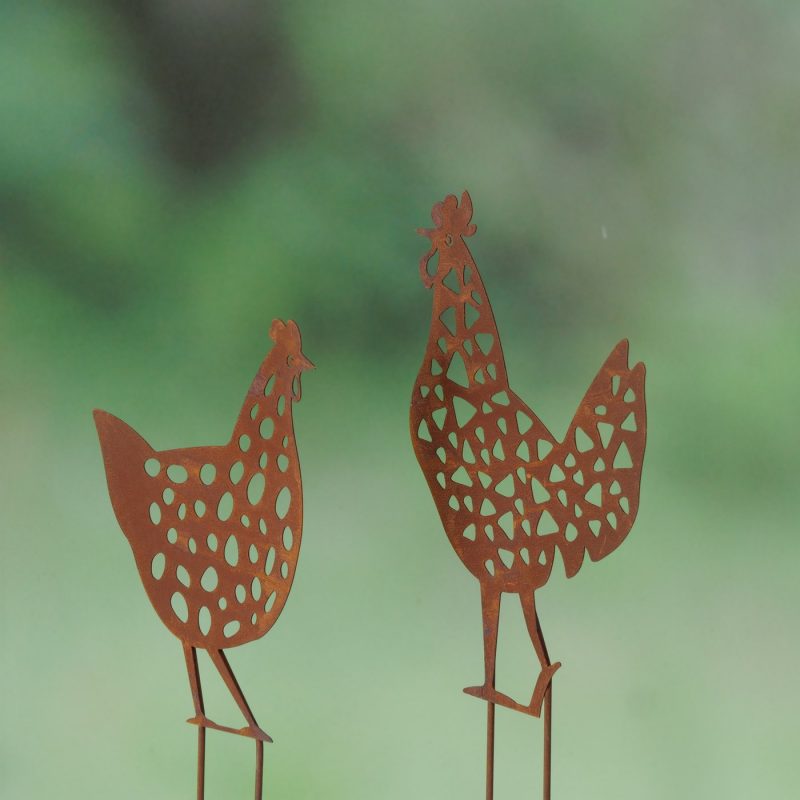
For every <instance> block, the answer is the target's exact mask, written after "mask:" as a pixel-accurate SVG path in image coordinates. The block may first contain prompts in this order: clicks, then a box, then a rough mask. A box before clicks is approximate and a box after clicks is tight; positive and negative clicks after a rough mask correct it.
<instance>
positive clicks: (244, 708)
mask: <svg viewBox="0 0 800 800" xmlns="http://www.w3.org/2000/svg"><path fill="white" fill-rule="evenodd" d="M208 654H209V656H210V657H211V660H212V661H213V662H214V666H215V667H216V668H217V670H219V674H220V675H221V676H222V680H223V681H225V685H226V686H227V687H228V691H229V692H230V693H231V695H232V696H233V699H234V700H235V701H236V705H237V706H239V710H240V711H241V712H242V715H243V716H244V718H245V720H247V725H248V728H243V729H242V730H241V731H240V733H243V734H245V735H246V736H252V737H253V738H254V739H255V740H256V793H255V800H261V794H262V785H263V776H264V742H271V741H272V739H271V738H270V736H269V735H268V734H267V733H265V732H264V731H263V730H261V728H260V727H259V725H258V723H257V722H256V718H255V717H254V716H253V712H252V711H251V710H250V706H249V705H248V704H247V700H245V697H244V694H243V693H242V689H241V687H240V686H239V682H238V681H237V680H236V676H235V675H234V674H233V670H232V669H231V665H230V664H229V663H228V659H227V658H226V656H225V653H223V652H222V650H209V651H208Z"/></svg>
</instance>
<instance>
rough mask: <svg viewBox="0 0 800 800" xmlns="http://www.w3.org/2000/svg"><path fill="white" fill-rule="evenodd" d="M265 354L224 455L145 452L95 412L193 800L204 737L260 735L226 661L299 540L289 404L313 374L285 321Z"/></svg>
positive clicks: (278, 606) (258, 619)
mask: <svg viewBox="0 0 800 800" xmlns="http://www.w3.org/2000/svg"><path fill="white" fill-rule="evenodd" d="M270 337H271V338H272V340H273V342H274V346H273V348H272V349H271V351H270V352H269V354H268V355H267V357H266V358H265V359H264V361H263V363H262V364H261V366H260V367H259V370H258V373H257V374H256V376H255V378H254V379H253V382H252V384H251V385H250V389H249V390H248V392H247V396H246V397H245V401H244V405H243V406H242V410H241V412H240V414H239V418H238V419H237V421H236V425H235V427H234V430H233V435H232V436H231V439H230V441H229V442H228V443H227V444H224V445H220V446H209V447H191V448H186V449H179V450H162V451H157V450H154V449H153V448H152V447H151V446H150V445H149V444H148V443H147V442H146V441H145V440H144V439H143V438H142V437H141V436H139V434H138V433H136V431H134V430H133V428H131V427H130V426H128V425H126V424H125V423H124V422H122V420H120V419H117V417H114V416H112V415H111V414H108V413H106V412H105V411H99V410H98V411H95V412H94V418H95V423H96V425H97V433H98V435H99V437H100V446H101V449H102V453H103V461H104V463H105V470H106V478H107V481H108V491H109V495H110V497H111V503H112V506H113V508H114V513H115V514H116V517H117V520H118V521H119V524H120V527H121V528H122V531H123V533H124V534H125V536H126V537H127V539H128V542H129V543H130V546H131V549H132V550H133V555H134V558H135V560H136V566H137V568H138V570H139V575H140V576H141V579H142V583H143V584H144V588H145V591H146V592H147V596H148V597H149V598H150V602H151V603H152V604H153V607H154V608H155V610H156V613H157V614H158V616H159V617H160V618H161V621H162V622H163V623H164V624H165V625H166V626H167V628H169V630H170V631H172V633H174V634H175V636H177V637H178V638H179V639H180V640H181V642H182V643H183V651H184V655H185V658H186V667H187V670H188V673H189V683H190V687H191V691H192V698H193V701H194V710H195V716H194V717H193V718H192V719H190V720H189V722H190V723H192V724H194V725H197V726H198V774H197V796H198V798H199V800H202V798H203V795H204V776H205V731H206V728H213V729H215V730H221V731H226V732H228V733H237V734H240V735H242V736H248V737H251V738H253V739H255V741H256V791H255V796H256V798H257V800H258V798H260V797H261V786H262V774H263V745H264V742H271V741H272V739H271V738H270V737H269V736H268V735H267V734H266V733H265V732H264V731H263V730H262V729H261V728H260V727H259V725H258V723H257V722H256V719H255V716H254V715H253V712H252V711H251V709H250V706H249V705H248V704H247V700H246V699H245V696H244V694H243V692H242V690H241V688H240V686H239V684H238V682H237V680H236V677H235V676H234V674H233V671H232V669H231V666H230V664H229V663H228V659H227V658H226V656H225V652H224V651H225V649H226V648H230V647H236V646H238V645H241V644H245V643H246V642H251V641H253V640H254V639H258V638H260V637H261V636H263V635H264V634H265V633H266V632H267V631H268V630H270V628H271V627H272V626H273V625H274V624H275V621H276V620H277V619H278V616H279V615H280V613H281V611H282V609H283V606H284V604H285V603H286V599H287V597H288V596H289V590H290V589H291V586H292V581H293V579H294V574H295V569H296V567H297V557H298V555H299V551H300V540H301V537H302V531H303V498H302V483H301V477H300V463H299V461H298V456H297V447H296V445H295V436H294V429H293V424H292V404H293V403H294V402H296V401H298V400H300V397H301V384H300V376H301V374H302V372H303V371H304V370H307V369H309V368H311V367H312V366H313V365H312V364H311V362H310V361H309V360H308V359H307V358H306V357H305V356H304V355H303V352H302V350H301V341H300V331H299V329H298V327H297V325H296V324H295V323H294V322H293V321H289V322H288V323H284V322H283V321H281V320H275V321H274V322H273V323H272V327H271V329H270ZM198 649H203V650H206V651H207V652H208V655H209V656H210V658H211V661H212V662H213V663H214V665H215V666H216V668H217V670H219V673H220V675H221V676H222V679H223V681H224V682H225V685H226V686H227V687H228V689H229V691H230V693H231V695H232V696H233V699H234V700H235V701H236V704H237V705H238V707H239V709H240V711H241V712H242V714H243V715H244V718H245V721H246V723H247V724H246V726H245V727H243V728H241V729H236V728H231V727H227V726H223V725H218V724H217V723H215V722H212V721H211V720H210V719H208V717H206V714H205V708H204V705H203V694H202V688H201V685H200V673H199V670H198V664H197V650H198Z"/></svg>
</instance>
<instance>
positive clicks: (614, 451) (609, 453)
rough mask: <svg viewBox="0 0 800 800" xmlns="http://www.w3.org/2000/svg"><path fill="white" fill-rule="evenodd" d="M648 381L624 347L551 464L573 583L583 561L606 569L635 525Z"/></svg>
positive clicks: (565, 556) (566, 564)
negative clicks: (586, 559) (599, 563)
mask: <svg viewBox="0 0 800 800" xmlns="http://www.w3.org/2000/svg"><path fill="white" fill-rule="evenodd" d="M644 379H645V367H644V364H642V363H641V362H639V363H638V364H636V365H635V366H634V367H633V368H630V367H629V366H628V341H627V340H626V339H623V340H622V341H621V342H620V343H619V344H618V345H617V346H616V347H615V348H614V350H613V351H612V352H611V355H610V356H609V357H608V358H607V359H606V362H605V363H604V364H603V366H602V367H601V368H600V371H599V372H598V373H597V376H596V377H595V379H594V380H593V381H592V384H591V386H590V387H589V390H588V391H587V392H586V394H585V395H584V398H583V400H582V401H581V404H580V405H579V407H578V410H577V412H576V413H575V417H574V418H573V420H572V424H571V425H570V428H569V431H568V432H567V435H566V438H565V439H564V442H563V443H562V444H561V445H560V446H557V447H556V448H555V450H554V451H553V452H552V454H551V458H550V459H548V461H549V463H548V465H547V466H548V468H549V469H551V471H550V476H549V477H550V479H551V481H552V479H553V477H554V474H555V477H556V478H557V479H558V480H557V481H556V482H555V483H554V484H553V486H552V489H553V491H554V493H556V492H558V491H559V490H560V489H564V490H565V492H564V493H559V497H560V498H563V500H562V506H564V507H562V508H560V509H558V510H557V511H556V515H557V516H558V517H562V519H561V522H562V525H561V526H560V527H561V528H562V530H561V533H562V536H560V537H559V540H558V542H557V546H558V547H559V549H560V550H561V554H562V556H563V559H564V567H565V570H566V573H567V577H572V576H573V575H575V574H576V573H577V572H578V570H579V569H580V567H581V564H582V563H583V557H584V553H586V552H588V554H589V557H590V558H591V560H592V561H599V560H600V559H601V558H604V557H605V556H607V555H608V554H609V553H611V552H612V551H614V550H615V549H616V548H617V547H619V545H620V544H621V543H622V541H623V540H624V539H625V537H626V536H627V535H628V533H629V531H630V529H631V527H632V526H633V523H634V520H635V519H636V512H637V511H638V510H639V483H640V479H641V472H642V461H643V459H644V448H645V438H646V429H647V416H646V409H645V394H644ZM551 465H552V467H551ZM562 481H563V482H562ZM564 500H566V502H564ZM556 508H557V506H556ZM554 510H555V509H554ZM570 523H571V524H570ZM567 531H568V532H567Z"/></svg>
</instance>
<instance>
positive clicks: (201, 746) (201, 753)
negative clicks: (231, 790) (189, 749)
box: [197, 725, 206, 800]
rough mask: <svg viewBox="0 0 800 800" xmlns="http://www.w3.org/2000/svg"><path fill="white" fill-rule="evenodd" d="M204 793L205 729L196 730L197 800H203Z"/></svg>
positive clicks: (201, 727)
mask: <svg viewBox="0 0 800 800" xmlns="http://www.w3.org/2000/svg"><path fill="white" fill-rule="evenodd" d="M205 793H206V729H205V727H204V726H203V725H200V726H199V727H198V728H197V800H203V798H204V797H205Z"/></svg>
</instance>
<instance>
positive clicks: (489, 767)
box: [486, 703, 494, 800]
mask: <svg viewBox="0 0 800 800" xmlns="http://www.w3.org/2000/svg"><path fill="white" fill-rule="evenodd" d="M493 797H494V703H487V704H486V800H492V798H493Z"/></svg>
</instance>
